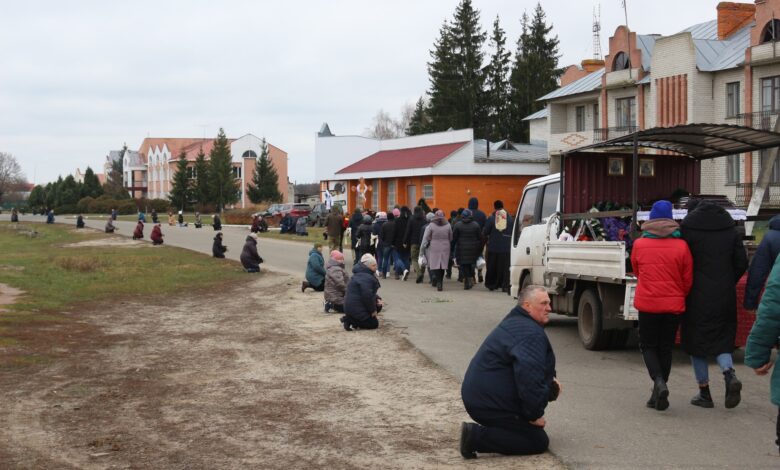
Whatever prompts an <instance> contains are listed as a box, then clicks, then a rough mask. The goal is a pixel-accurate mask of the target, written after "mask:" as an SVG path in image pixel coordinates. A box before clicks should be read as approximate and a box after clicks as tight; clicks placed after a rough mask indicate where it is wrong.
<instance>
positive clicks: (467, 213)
mask: <svg viewBox="0 0 780 470" xmlns="http://www.w3.org/2000/svg"><path fill="white" fill-rule="evenodd" d="M460 215H461V216H463V217H471V215H472V214H471V209H463V212H461V213H460Z"/></svg>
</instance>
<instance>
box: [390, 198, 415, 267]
mask: <svg viewBox="0 0 780 470" xmlns="http://www.w3.org/2000/svg"><path fill="white" fill-rule="evenodd" d="M396 211H397V212H396ZM410 213H411V211H409V208H408V207H406V206H404V207H402V208H401V209H393V215H395V231H394V232H393V266H395V278H396V279H403V280H404V281H405V280H407V279H408V278H409V247H408V246H407V245H406V244H405V243H404V239H405V237H406V227H408V226H409V215H410Z"/></svg>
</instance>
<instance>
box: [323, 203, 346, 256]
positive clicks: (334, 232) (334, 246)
mask: <svg viewBox="0 0 780 470" xmlns="http://www.w3.org/2000/svg"><path fill="white" fill-rule="evenodd" d="M325 233H327V234H328V248H329V250H330V251H333V250H338V249H339V246H340V245H341V236H342V234H343V233H344V218H343V217H342V216H341V212H339V208H338V206H333V207H331V208H330V213H329V214H328V217H327V218H326V219H325Z"/></svg>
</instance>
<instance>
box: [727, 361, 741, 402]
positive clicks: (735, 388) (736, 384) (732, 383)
mask: <svg viewBox="0 0 780 470" xmlns="http://www.w3.org/2000/svg"><path fill="white" fill-rule="evenodd" d="M723 378H724V379H725V380H726V408H735V407H736V406H737V405H739V402H740V401H741V400H742V396H741V395H740V392H742V382H740V381H739V379H738V378H737V375H736V374H735V373H734V369H729V370H727V371H726V372H724V373H723Z"/></svg>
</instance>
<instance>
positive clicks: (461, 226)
mask: <svg viewBox="0 0 780 470" xmlns="http://www.w3.org/2000/svg"><path fill="white" fill-rule="evenodd" d="M472 217H473V216H472V213H471V209H464V210H463V213H462V214H461V218H460V221H459V222H458V223H456V224H455V228H454V229H453V231H452V241H453V242H454V243H455V261H457V263H458V270H459V271H460V272H461V273H463V289H465V290H469V289H471V287H472V285H473V284H472V281H473V279H474V265H475V264H476V263H477V258H479V256H480V255H481V254H482V229H480V228H479V224H478V223H477V222H475V221H474V219H473V218H472Z"/></svg>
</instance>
